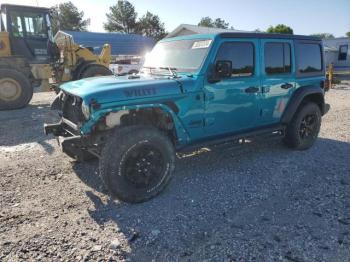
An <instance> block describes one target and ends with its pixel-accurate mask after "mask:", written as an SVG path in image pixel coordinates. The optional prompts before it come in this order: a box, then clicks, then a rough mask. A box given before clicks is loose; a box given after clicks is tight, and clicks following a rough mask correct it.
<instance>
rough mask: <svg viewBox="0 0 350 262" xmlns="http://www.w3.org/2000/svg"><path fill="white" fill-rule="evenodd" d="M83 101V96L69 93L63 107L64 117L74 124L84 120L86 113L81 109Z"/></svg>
mask: <svg viewBox="0 0 350 262" xmlns="http://www.w3.org/2000/svg"><path fill="white" fill-rule="evenodd" d="M81 103H82V100H81V98H78V97H74V96H71V95H67V96H66V98H65V101H64V104H63V109H62V114H63V117H64V118H66V119H68V120H69V121H71V122H73V123H74V124H79V123H81V122H83V121H84V115H83V112H82V111H81Z"/></svg>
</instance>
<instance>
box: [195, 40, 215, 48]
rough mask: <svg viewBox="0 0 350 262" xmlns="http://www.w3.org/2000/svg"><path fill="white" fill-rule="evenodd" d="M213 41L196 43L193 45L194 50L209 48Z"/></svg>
mask: <svg viewBox="0 0 350 262" xmlns="http://www.w3.org/2000/svg"><path fill="white" fill-rule="evenodd" d="M211 42H212V40H211V39H208V40H201V41H196V42H194V43H193V45H192V49H198V48H208V47H209V46H210V44H211Z"/></svg>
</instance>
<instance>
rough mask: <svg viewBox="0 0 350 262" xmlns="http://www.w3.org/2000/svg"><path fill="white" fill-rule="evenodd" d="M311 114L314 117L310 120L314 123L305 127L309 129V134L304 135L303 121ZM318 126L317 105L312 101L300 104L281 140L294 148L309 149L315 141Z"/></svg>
mask: <svg viewBox="0 0 350 262" xmlns="http://www.w3.org/2000/svg"><path fill="white" fill-rule="evenodd" d="M311 116H313V117H314V121H312V122H313V123H314V124H312V125H311V127H310V128H307V130H309V129H310V130H309V132H308V134H309V135H305V132H303V130H304V129H305V121H306V119H308V118H310V117H311ZM320 128H321V110H320V108H319V106H318V105H317V104H315V103H312V102H309V103H306V104H302V105H301V106H300V107H299V109H298V110H297V112H296V113H295V115H294V116H293V119H292V121H291V122H290V123H289V124H288V125H287V128H286V133H285V137H284V139H283V142H284V143H285V144H286V145H287V146H288V147H290V148H293V149H296V150H306V149H309V148H310V147H312V145H313V144H314V143H315V141H316V139H317V136H318V133H319V132H320Z"/></svg>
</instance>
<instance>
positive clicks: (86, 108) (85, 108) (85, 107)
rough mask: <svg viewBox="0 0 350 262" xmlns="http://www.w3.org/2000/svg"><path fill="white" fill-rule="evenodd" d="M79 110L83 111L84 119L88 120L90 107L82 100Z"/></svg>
mask: <svg viewBox="0 0 350 262" xmlns="http://www.w3.org/2000/svg"><path fill="white" fill-rule="evenodd" d="M81 111H82V112H83V115H84V117H85V119H86V120H88V119H89V118H90V107H89V106H88V105H87V104H85V103H84V102H83V103H81Z"/></svg>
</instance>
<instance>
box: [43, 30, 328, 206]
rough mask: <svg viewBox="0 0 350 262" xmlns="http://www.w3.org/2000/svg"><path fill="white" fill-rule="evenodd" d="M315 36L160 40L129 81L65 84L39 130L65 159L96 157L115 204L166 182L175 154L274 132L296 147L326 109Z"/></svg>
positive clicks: (315, 129)
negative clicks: (53, 115)
mask: <svg viewBox="0 0 350 262" xmlns="http://www.w3.org/2000/svg"><path fill="white" fill-rule="evenodd" d="M322 54H323V47H322V42H321V40H320V39H318V38H315V37H309V36H296V35H278V34H259V33H219V34H210V35H191V36H183V37H176V38H167V39H164V40H162V41H160V42H159V43H158V44H157V45H156V46H155V47H154V49H153V50H152V52H150V53H149V54H148V55H147V56H146V61H145V64H144V66H143V68H142V70H141V72H140V74H137V75H129V76H121V77H115V76H107V77H95V78H89V79H83V80H79V81H75V82H70V83H67V84H64V85H62V86H61V87H60V92H59V94H58V95H57V97H56V99H55V100H54V101H53V103H52V108H53V109H56V110H58V111H59V114H60V116H61V120H60V122H59V123H55V124H45V127H44V129H45V133H46V134H49V133H52V134H53V135H54V136H56V137H58V138H59V139H58V140H59V142H60V145H61V147H62V150H63V152H65V153H66V154H67V155H69V156H71V157H74V158H77V159H78V160H84V159H88V158H90V157H98V158H99V169H100V176H101V178H102V180H103V182H104V183H105V185H106V187H107V188H108V190H109V191H110V193H111V195H112V196H113V197H117V198H119V199H120V200H123V201H126V202H133V203H134V202H142V201H146V200H148V199H150V198H152V197H154V196H156V195H157V194H158V193H160V192H161V191H162V190H163V189H164V188H165V187H166V185H167V184H168V182H169V181H170V178H171V175H172V173H173V170H174V167H175V159H176V157H175V156H176V152H177V151H179V150H182V149H184V148H187V147H189V146H191V147H195V146H198V147H199V146H203V145H205V144H207V143H210V144H215V143H219V142H221V143H222V142H223V141H231V140H236V139H243V138H246V137H249V136H253V135H259V134H265V133H279V134H281V135H282V136H283V141H284V143H285V144H286V145H287V146H288V147H291V148H294V149H297V150H305V149H308V148H310V147H311V146H312V145H313V144H314V142H315V140H316V138H317V136H318V133H319V130H320V126H321V117H322V115H324V114H325V113H326V112H327V111H328V109H329V106H328V105H327V104H326V103H325V99H324V90H325V85H326V83H325V71H324V70H325V66H324V61H323V55H322Z"/></svg>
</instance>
